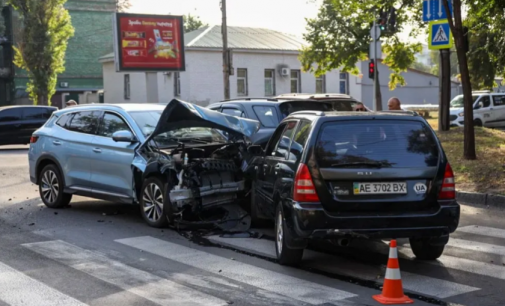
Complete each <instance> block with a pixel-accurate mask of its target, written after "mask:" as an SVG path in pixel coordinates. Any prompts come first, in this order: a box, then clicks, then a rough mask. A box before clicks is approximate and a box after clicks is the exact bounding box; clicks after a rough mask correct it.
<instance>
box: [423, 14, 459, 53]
mask: <svg viewBox="0 0 505 306" xmlns="http://www.w3.org/2000/svg"><path fill="white" fill-rule="evenodd" d="M428 45H429V48H430V49H431V50H440V49H450V48H452V45H453V41H452V33H451V28H450V27H449V23H447V19H446V20H439V21H433V22H430V34H429V41H428Z"/></svg>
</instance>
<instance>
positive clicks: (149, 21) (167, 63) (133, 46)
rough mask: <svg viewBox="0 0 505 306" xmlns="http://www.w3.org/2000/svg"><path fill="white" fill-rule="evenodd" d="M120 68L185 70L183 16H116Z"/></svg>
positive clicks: (117, 58) (117, 63) (126, 69)
mask: <svg viewBox="0 0 505 306" xmlns="http://www.w3.org/2000/svg"><path fill="white" fill-rule="evenodd" d="M114 27H115V31H114V35H115V44H114V53H115V56H116V71H118V72H120V71H139V72H140V71H184V70H185V60H184V30H183V17H182V16H166V15H139V14H124V13H116V14H115V15H114Z"/></svg>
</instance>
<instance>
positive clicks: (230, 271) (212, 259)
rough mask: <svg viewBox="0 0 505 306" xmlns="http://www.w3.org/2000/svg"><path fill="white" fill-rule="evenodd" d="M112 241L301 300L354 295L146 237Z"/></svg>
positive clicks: (314, 301)
mask: <svg viewBox="0 0 505 306" xmlns="http://www.w3.org/2000/svg"><path fill="white" fill-rule="evenodd" d="M115 241H116V242H118V243H121V244H124V245H128V246H130V247H133V248H136V249H140V250H143V251H144V252H149V253H151V254H155V255H158V256H161V257H164V258H167V259H170V260H174V261H177V262H180V263H183V264H185V265H189V266H192V267H195V268H198V269H201V270H203V271H208V272H212V273H216V269H222V271H221V273H219V274H220V275H222V276H224V277H226V278H229V279H232V280H235V281H238V282H242V283H245V284H248V285H251V286H254V287H257V288H260V289H263V290H267V291H271V292H273V293H277V294H279V295H282V296H287V297H291V298H293V299H295V300H298V301H302V302H305V303H310V304H324V303H334V302H335V301H339V300H343V299H347V298H351V297H355V296H356V295H355V294H353V293H351V292H347V291H343V290H338V289H335V288H330V287H328V286H323V285H320V284H316V283H313V282H309V281H306V280H302V279H299V278H295V277H292V276H289V275H284V274H281V273H277V272H274V271H270V270H266V269H263V268H259V267H255V266H253V265H249V264H245V263H241V262H238V261H234V260H231V259H228V258H224V257H220V256H217V255H213V254H210V253H206V252H202V251H199V250H196V249H192V248H188V247H185V246H182V245H179V244H175V243H171V242H167V241H164V240H160V239H157V238H153V237H149V236H145V237H136V238H126V239H119V240H115Z"/></svg>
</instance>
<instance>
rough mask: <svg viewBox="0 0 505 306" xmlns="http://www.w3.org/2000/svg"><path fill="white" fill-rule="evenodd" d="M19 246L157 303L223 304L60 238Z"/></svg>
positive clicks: (187, 304) (202, 305)
mask: <svg viewBox="0 0 505 306" xmlns="http://www.w3.org/2000/svg"><path fill="white" fill-rule="evenodd" d="M23 246H24V247H26V248H28V249H30V250H32V251H34V252H36V253H39V254H41V255H43V256H45V257H47V258H50V259H53V260H55V261H57V262H60V263H62V264H65V265H67V266H69V267H71V268H74V269H76V270H79V271H82V272H85V273H87V274H89V275H91V276H93V277H96V278H98V279H100V280H102V281H104V282H107V283H110V284H113V285H115V286H117V287H119V288H121V289H123V290H125V291H128V292H131V293H133V294H136V295H138V296H140V297H142V298H145V299H146V300H149V301H152V302H154V303H157V304H159V305H181V306H189V305H191V306H199V305H201V306H214V305H216V306H222V305H227V303H226V301H225V300H221V299H219V298H216V297H214V296H211V295H208V294H205V293H203V292H200V291H198V290H194V289H191V288H189V287H186V286H183V285H180V284H178V283H176V282H173V281H170V280H167V279H164V278H161V277H158V276H156V275H153V274H151V273H148V272H145V271H142V270H140V269H137V268H133V267H131V266H127V265H125V264H122V263H120V262H118V261H114V260H111V259H109V258H107V257H106V256H104V255H101V254H98V253H94V252H92V251H88V250H85V249H82V248H80V247H77V246H74V245H72V244H69V243H66V242H64V241H61V240H53V241H45V242H36V243H27V244H23ZM33 305H40V304H33ZM52 305H54V304H52ZM61 305H63V304H61ZM68 305H71V304H68Z"/></svg>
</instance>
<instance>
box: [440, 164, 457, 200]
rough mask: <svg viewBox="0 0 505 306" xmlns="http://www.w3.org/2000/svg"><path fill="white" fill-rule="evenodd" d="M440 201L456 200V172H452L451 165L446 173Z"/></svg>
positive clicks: (446, 168)
mask: <svg viewBox="0 0 505 306" xmlns="http://www.w3.org/2000/svg"><path fill="white" fill-rule="evenodd" d="M438 199H439V200H454V199H456V184H455V182H454V172H452V168H451V165H450V164H449V163H447V166H446V167H445V173H444V181H443V182H442V189H440V193H439V194H438Z"/></svg>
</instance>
